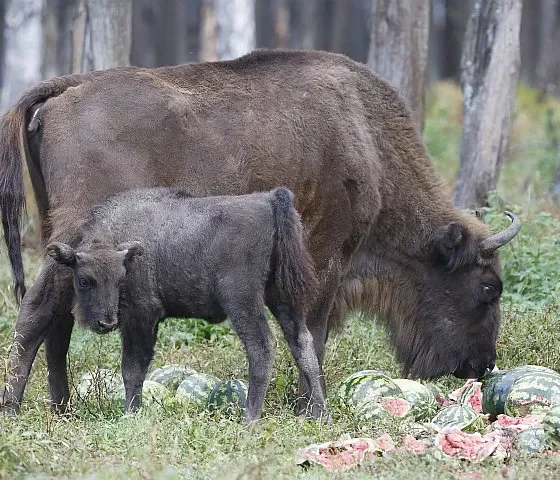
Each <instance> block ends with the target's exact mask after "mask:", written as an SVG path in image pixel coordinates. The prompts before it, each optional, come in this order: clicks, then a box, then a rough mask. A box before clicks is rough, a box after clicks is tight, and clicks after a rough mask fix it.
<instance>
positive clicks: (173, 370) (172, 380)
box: [146, 364, 197, 391]
mask: <svg viewBox="0 0 560 480" xmlns="http://www.w3.org/2000/svg"><path fill="white" fill-rule="evenodd" d="M195 373H197V372H196V370H194V369H192V368H189V367H185V366H183V365H178V364H171V365H164V366H163V367H160V368H158V369H156V370H154V371H153V372H151V373H150V374H149V375H148V377H147V378H146V380H151V381H153V382H158V383H161V384H162V385H164V386H165V387H167V388H169V389H170V390H173V391H175V390H177V387H178V386H179V384H180V383H181V382H182V381H183V380H184V379H185V378H186V377H188V376H189V375H194V374H195Z"/></svg>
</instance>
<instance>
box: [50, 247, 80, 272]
mask: <svg viewBox="0 0 560 480" xmlns="http://www.w3.org/2000/svg"><path fill="white" fill-rule="evenodd" d="M47 255H48V256H49V257H52V258H54V259H55V260H56V262H57V263H60V264H61V265H67V266H68V267H73V266H74V265H75V264H76V250H74V249H73V248H72V247H71V246H70V245H66V244H65V243H58V242H54V243H51V244H49V245H47Z"/></svg>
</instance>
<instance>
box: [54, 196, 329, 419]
mask: <svg viewBox="0 0 560 480" xmlns="http://www.w3.org/2000/svg"><path fill="white" fill-rule="evenodd" d="M47 252H48V254H49V255H50V256H51V257H52V258H54V259H55V260H56V261H57V262H58V263H60V264H63V265H67V266H68V267H71V268H72V270H73V278H74V290H75V295H76V306H77V308H76V309H75V313H76V315H77V317H78V321H80V322H81V323H82V324H84V325H85V326H86V327H88V328H90V329H92V330H94V331H95V332H98V333H106V332H110V331H112V330H115V329H117V328H118V329H119V330H120V333H121V337H122V345H123V353H122V373H123V378H124V385H125V390H126V403H125V409H126V410H135V409H137V408H138V407H139V406H140V404H141V396H142V383H143V381H144V378H145V376H146V372H147V369H148V365H149V363H150V361H151V360H152V357H153V352H154V344H155V341H156V335H157V327H158V323H159V322H160V321H161V320H163V319H165V318H166V317H171V316H173V317H197V318H203V319H205V320H207V321H209V322H212V323H216V322H222V321H224V320H225V319H226V317H229V318H230V320H231V324H232V326H233V329H234V330H235V331H236V332H237V334H238V335H239V337H240V339H241V341H242V342H243V345H244V347H245V350H246V354H247V359H248V362H249V392H248V398H247V405H246V410H245V421H246V422H251V421H254V420H257V419H258V418H259V417H260V414H261V410H262V406H263V401H264V396H265V393H266V390H267V388H268V383H269V381H270V375H271V369H272V363H273V355H274V348H273V345H272V343H271V335H270V330H269V328H268V325H267V320H266V316H265V312H264V307H265V304H266V305H267V306H268V307H269V308H270V310H271V311H272V312H273V314H274V315H275V316H276V319H277V320H278V322H279V324H280V326H281V328H282V330H283V332H284V336H285V337H286V340H287V342H288V344H289V346H290V349H291V352H292V355H293V357H294V359H295V361H296V363H297V366H298V368H299V369H300V371H301V372H302V374H303V375H304V377H305V379H306V380H307V381H308V382H309V385H310V386H311V387H312V399H311V402H310V405H309V409H308V413H310V414H311V415H312V416H313V417H314V418H316V419H318V418H320V417H321V416H322V414H323V409H324V392H323V391H322V387H321V379H320V369H319V363H318V360H317V356H316V354H315V351H314V349H313V339H312V337H311V334H310V333H309V331H308V329H307V327H306V325H305V320H304V307H303V303H304V301H305V299H306V298H307V296H308V294H309V293H310V292H311V290H312V289H313V287H314V283H315V281H316V280H315V275H314V270H313V266H312V262H311V260H310V257H309V255H308V253H307V250H306V249H305V246H304V243H303V237H302V226H301V221H300V217H299V214H298V213H297V212H296V210H295V208H294V206H293V193H292V192H291V191H290V190H288V189H287V188H277V189H275V190H272V191H270V192H266V193H254V194H251V195H242V196H221V197H200V198H195V197H190V196H189V195H188V194H187V193H185V192H184V191H181V190H177V189H167V188H153V189H138V190H129V191H127V192H124V193H121V194H118V195H116V196H114V197H112V198H111V199H109V200H108V201H107V202H105V203H104V204H102V205H101V206H98V207H95V208H94V209H92V210H91V212H90V214H89V217H88V218H87V219H86V221H85V224H84V228H83V237H82V241H81V244H80V245H79V246H78V248H77V249H76V250H74V249H73V248H72V247H70V246H69V245H66V244H63V243H51V244H50V245H48V246H47Z"/></svg>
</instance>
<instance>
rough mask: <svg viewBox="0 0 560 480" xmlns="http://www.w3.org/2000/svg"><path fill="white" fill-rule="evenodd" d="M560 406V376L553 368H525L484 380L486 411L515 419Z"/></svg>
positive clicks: (533, 366) (531, 366) (483, 401)
mask: <svg viewBox="0 0 560 480" xmlns="http://www.w3.org/2000/svg"><path fill="white" fill-rule="evenodd" d="M554 405H560V375H559V374H558V373H557V372H555V371H554V370H551V369H550V368H546V367H540V366H536V365H523V366H520V367H516V368H513V369H511V370H507V371H505V372H495V373H491V374H489V375H487V376H486V377H484V378H483V379H482V410H483V412H485V413H489V414H491V415H492V416H496V415H499V414H501V413H505V414H507V415H510V416H512V417H516V416H524V415H527V414H528V413H531V412H535V411H538V410H543V409H546V408H549V407H551V406H554Z"/></svg>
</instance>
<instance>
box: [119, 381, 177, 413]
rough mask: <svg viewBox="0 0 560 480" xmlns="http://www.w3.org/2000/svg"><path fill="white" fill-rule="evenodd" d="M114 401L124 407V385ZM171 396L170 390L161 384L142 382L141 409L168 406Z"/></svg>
mask: <svg viewBox="0 0 560 480" xmlns="http://www.w3.org/2000/svg"><path fill="white" fill-rule="evenodd" d="M113 398H114V400H115V401H116V402H118V403H119V404H121V405H124V401H125V398H126V391H125V388H124V385H122V386H121V387H120V388H119V390H118V391H117V392H116V393H115V395H114V397H113ZM172 399H173V394H172V392H171V390H169V389H168V388H166V387H165V386H163V385H162V384H161V383H158V382H154V381H152V380H144V383H143V384H142V407H150V406H154V405H168V404H170V403H171V402H172Z"/></svg>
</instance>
